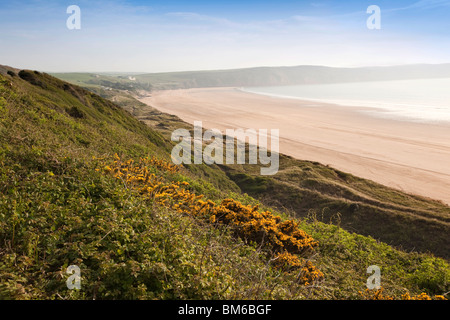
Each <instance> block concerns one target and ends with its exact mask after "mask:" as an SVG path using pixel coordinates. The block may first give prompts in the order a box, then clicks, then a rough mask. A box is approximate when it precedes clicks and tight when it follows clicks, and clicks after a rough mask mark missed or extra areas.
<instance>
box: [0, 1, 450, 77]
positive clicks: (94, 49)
mask: <svg viewBox="0 0 450 320" xmlns="http://www.w3.org/2000/svg"><path fill="white" fill-rule="evenodd" d="M69 5H78V6H79V7H80V9H81V29H80V30H69V29H68V28H67V27H66V20H67V18H68V17H69V14H67V13H66V9H67V7H68V6H69ZM369 5H378V6H379V7H380V8H381V30H369V29H368V28H367V26H366V20H367V18H368V17H369V16H370V14H368V13H366V10H367V7H368V6H369ZM0 48H1V49H0V64H7V65H11V66H15V67H18V68H30V69H38V70H43V71H94V72H101V71H124V72H125V71H135V72H159V71H178V70H198V69H229V68H241V67H253V66H281V65H307V64H308V65H310V64H312V65H327V66H346V67H352V66H369V65H393V64H405V63H442V62H450V0H416V1H414V0H413V1H406V0H400V1H393V0H371V1H365V0H352V1H339V0H310V1H283V0H280V1H264V0H258V1H256V0H250V1H245V0H241V1H233V0H232V1H230V0H228V1H212V0H211V1H198V0H197V1H171V0H165V1H156V0H155V1H141V0H134V1H132V0H128V1H126V0H120V1H119V0H113V1H95V0H94V1H92V0H91V1H87V0H70V1H42V0H25V1H24V0H21V1H15V0H8V1H4V0H0Z"/></svg>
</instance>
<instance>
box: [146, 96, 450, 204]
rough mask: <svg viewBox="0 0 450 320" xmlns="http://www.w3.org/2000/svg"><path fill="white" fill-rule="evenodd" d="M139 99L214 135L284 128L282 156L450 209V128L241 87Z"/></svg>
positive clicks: (364, 108)
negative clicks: (359, 178)
mask: <svg viewBox="0 0 450 320" xmlns="http://www.w3.org/2000/svg"><path fill="white" fill-rule="evenodd" d="M139 100H140V101H141V102H143V103H145V104H148V105H150V106H152V107H154V108H156V109H158V110H160V111H162V112H165V113H169V114H174V115H177V116H178V117H180V118H181V119H182V120H184V121H186V122H188V123H191V124H193V122H194V121H202V123H203V127H204V128H208V129H212V128H216V129H219V130H222V131H223V132H224V130H226V129H238V128H243V129H249V128H254V129H269V130H270V129H279V130H280V153H282V154H285V155H289V156H292V157H294V158H297V159H300V160H309V161H316V162H320V163H322V164H324V165H329V166H331V167H334V168H336V169H338V170H341V171H344V172H348V173H351V174H353V175H355V176H358V177H361V178H366V179H369V180H372V181H375V182H378V183H380V184H383V185H386V186H389V187H392V188H395V189H398V190H402V191H404V192H406V193H411V194H416V195H420V196H424V197H429V198H432V199H435V200H441V201H442V202H444V203H446V204H447V205H448V204H450V192H449V190H450V166H449V164H450V124H431V123H420V122H419V123H417V122H409V121H402V120H396V119H385V118H381V117H373V116H371V115H369V114H368V113H367V112H364V111H367V108H366V107H355V106H350V107H347V106H340V105H334V104H330V103H323V102H319V101H311V100H300V99H289V98H281V97H270V96H267V95H260V94H257V93H250V92H246V91H242V90H240V89H239V88H196V89H180V90H166V91H158V92H152V93H151V95H150V96H148V97H143V98H140V99H139ZM362 111H363V112H362Z"/></svg>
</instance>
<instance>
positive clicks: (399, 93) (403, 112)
mask: <svg viewBox="0 0 450 320" xmlns="http://www.w3.org/2000/svg"><path fill="white" fill-rule="evenodd" d="M241 90H242V91H245V92H251V93H257V94H262V95H268V96H271V97H280V98H291V99H300V100H310V101H319V102H326V103H333V104H337V105H341V106H347V107H349V108H351V107H358V108H357V110H358V111H359V112H364V113H367V114H369V115H371V116H376V117H383V118H390V119H397V120H404V121H412V122H427V123H429V122H432V123H440V122H444V123H446V124H450V78H439V79H414V80H395V81H371V82H352V83H337V84H313V85H295V86H276V87H245V88H241Z"/></svg>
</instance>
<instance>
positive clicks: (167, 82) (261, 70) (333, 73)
mask: <svg viewBox="0 0 450 320" xmlns="http://www.w3.org/2000/svg"><path fill="white" fill-rule="evenodd" d="M0 71H1V69H0ZM52 75H53V76H55V77H57V78H60V79H62V80H65V81H68V82H71V83H73V84H77V85H80V86H83V87H89V88H95V87H102V88H106V89H120V90H128V91H134V92H136V91H140V90H144V91H151V90H164V89H187V88H202V87H251V86H284V85H299V84H323V83H342V82H359V81H385V80H405V79H420V78H446V77H450V64H417V65H404V66H388V67H361V68H335V67H325V66H292V67H257V68H246V69H230V70H211V71H183V72H165V73H147V74H134V73H133V74H132V73H130V74H120V75H118V74H106V73H105V74H95V73H52Z"/></svg>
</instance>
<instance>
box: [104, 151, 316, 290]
mask: <svg viewBox="0 0 450 320" xmlns="http://www.w3.org/2000/svg"><path fill="white" fill-rule="evenodd" d="M101 167H102V168H103V171H104V172H111V173H112V174H113V175H114V176H115V177H116V178H117V179H120V180H121V181H122V182H123V183H124V185H125V186H126V187H128V188H131V189H133V190H136V191H137V192H139V193H140V194H141V195H143V196H144V197H146V198H148V199H151V200H154V201H156V202H157V203H159V204H161V205H164V206H167V207H168V208H171V209H174V210H177V211H178V212H180V213H183V214H187V215H190V216H194V217H197V218H202V219H204V220H205V221H208V222H210V223H212V224H214V225H215V226H218V225H226V226H231V227H232V230H233V232H234V234H236V235H237V236H239V237H240V238H241V239H243V240H244V241H245V242H246V243H254V244H256V245H257V246H259V247H263V248H264V249H265V250H266V251H267V252H268V253H269V252H270V253H271V254H274V253H277V252H278V253H280V252H283V254H285V255H286V254H289V255H292V254H298V255H307V254H308V253H312V251H313V250H314V247H316V246H317V245H318V243H317V241H314V239H313V238H312V237H311V236H310V235H308V234H307V233H306V232H304V231H303V230H300V229H299V228H298V224H297V223H296V222H295V221H293V220H286V221H283V220H282V219H281V217H279V216H275V215H273V214H272V213H270V212H268V211H265V212H260V211H258V207H257V206H253V207H252V206H246V205H243V204H241V203H240V202H239V201H236V200H233V199H224V200H223V201H222V202H221V203H220V204H219V205H217V204H215V203H214V202H213V201H211V200H207V201H204V200H202V198H204V195H196V194H195V193H193V192H191V191H189V190H188V189H186V188H187V187H189V183H188V182H185V181H184V182H179V181H178V182H174V181H169V180H165V179H164V178H163V177H162V176H160V175H156V174H155V173H154V171H153V170H152V167H153V168H154V167H156V168H158V169H159V170H161V171H162V172H163V173H169V174H173V173H176V172H178V171H179V167H178V166H174V165H173V164H171V163H169V162H167V161H164V160H158V159H155V158H141V159H140V161H139V163H135V162H134V161H133V160H127V161H122V160H121V159H120V158H119V157H118V156H117V154H116V155H115V159H114V161H113V162H112V163H110V162H108V161H104V162H101ZM97 170H100V169H97ZM152 171H153V172H152ZM293 257H294V256H293ZM296 259H297V260H296ZM299 261H300V260H299V258H297V257H296V258H293V259H284V260H283V264H286V263H287V264H290V265H289V269H291V270H293V269H300V268H302V267H303V269H302V280H301V281H300V282H302V283H306V284H312V283H313V282H315V281H316V280H321V279H322V278H323V274H322V273H321V272H320V271H317V270H316V268H315V267H314V266H312V264H311V262H309V261H308V262H306V263H305V262H302V263H300V262H299ZM291 262H292V263H291ZM305 279H306V280H305Z"/></svg>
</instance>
